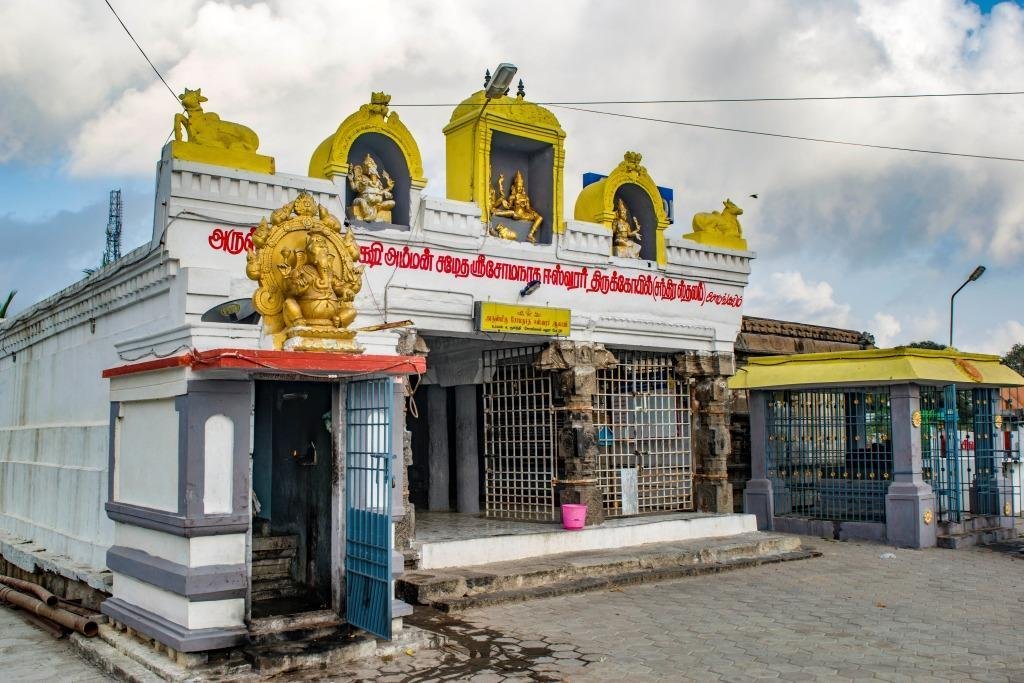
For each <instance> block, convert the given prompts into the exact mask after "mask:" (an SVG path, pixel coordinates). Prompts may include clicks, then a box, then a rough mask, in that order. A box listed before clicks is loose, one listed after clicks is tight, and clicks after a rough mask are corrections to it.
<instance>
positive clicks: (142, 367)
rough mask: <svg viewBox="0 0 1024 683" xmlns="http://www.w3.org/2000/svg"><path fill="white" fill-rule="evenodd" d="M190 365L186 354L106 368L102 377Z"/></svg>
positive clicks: (190, 359)
mask: <svg viewBox="0 0 1024 683" xmlns="http://www.w3.org/2000/svg"><path fill="white" fill-rule="evenodd" d="M190 365H192V356H190V355H188V354H185V355H182V356H170V357H169V358H157V359H156V360H146V361H142V362H141V363H129V364H128V365H118V366H117V367H114V368H107V369H106V370H104V371H103V377H104V378H109V377H121V376H123V375H134V374H135V373H138V372H154V371H156V370H165V369H167V368H181V367H188V366H190Z"/></svg>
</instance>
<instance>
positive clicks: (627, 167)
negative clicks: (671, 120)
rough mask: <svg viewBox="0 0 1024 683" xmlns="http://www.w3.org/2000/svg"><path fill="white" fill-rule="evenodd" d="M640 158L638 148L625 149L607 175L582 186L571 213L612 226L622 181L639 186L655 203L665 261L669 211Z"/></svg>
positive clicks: (659, 252)
mask: <svg viewBox="0 0 1024 683" xmlns="http://www.w3.org/2000/svg"><path fill="white" fill-rule="evenodd" d="M642 159H643V157H642V156H641V155H640V153H639V152H626V153H625V154H624V155H623V157H622V161H621V162H619V165H618V166H616V167H615V169H614V170H612V172H611V173H609V174H608V177H607V178H602V179H601V180H599V181H597V182H596V183H591V184H590V185H587V186H586V187H584V188H583V190H582V191H581V192H580V194H579V196H578V197H576V208H575V209H574V212H573V215H574V217H575V218H576V220H578V221H589V222H591V223H600V224H601V225H603V226H605V227H606V228H608V229H609V230H611V229H612V221H613V220H615V193H616V192H618V190H619V188H621V187H622V186H623V185H636V186H638V187H639V188H640V189H641V190H643V191H644V194H646V195H647V196H648V197H649V198H650V200H651V204H652V205H653V207H654V216H655V219H656V221H657V225H656V226H655V228H656V233H655V234H656V239H657V256H658V263H659V264H661V265H665V262H666V257H665V229H666V228H667V227H668V226H669V220H668V214H667V213H665V205H664V203H663V202H662V200H661V194H660V193H659V192H658V185H657V183H655V182H654V179H653V178H651V176H650V174H649V173H648V172H647V169H646V168H644V167H643V166H641V165H640V161H641V160H642Z"/></svg>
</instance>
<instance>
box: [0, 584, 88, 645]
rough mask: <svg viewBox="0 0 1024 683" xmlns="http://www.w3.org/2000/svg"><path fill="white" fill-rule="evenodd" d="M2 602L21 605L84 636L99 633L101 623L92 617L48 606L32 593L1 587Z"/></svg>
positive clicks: (26, 609) (0, 600)
mask: <svg viewBox="0 0 1024 683" xmlns="http://www.w3.org/2000/svg"><path fill="white" fill-rule="evenodd" d="M0 602H6V603H10V604H12V605H14V606H15V607H20V608H21V609H23V610H25V611H27V612H31V613H33V614H36V615H38V616H40V617H43V618H45V619H49V620H50V621H53V622H56V623H58V624H60V625H61V626H66V627H67V628H69V629H71V630H73V631H77V632H78V633H81V634H82V635H83V636H88V637H90V638H91V637H93V636H95V635H96V634H97V633H99V625H97V623H96V622H95V621H93V620H92V619H89V618H87V617H82V616H79V615H77V614H72V613H71V612H68V611H67V610H62V609H60V608H57V607H47V605H46V603H44V602H42V601H41V600H37V599H35V598H34V597H32V596H31V595H25V594H24V593H19V592H18V591H16V590H14V589H13V588H8V587H6V586H4V587H0Z"/></svg>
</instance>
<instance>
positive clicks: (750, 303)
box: [746, 271, 850, 327]
mask: <svg viewBox="0 0 1024 683" xmlns="http://www.w3.org/2000/svg"><path fill="white" fill-rule="evenodd" d="M746 303H747V311H748V312H749V313H751V314H752V315H760V316H764V317H768V318H778V319H781V320H794V321H798V322H806V323H814V324H817V325H828V326H831V327H846V326H847V325H849V324H850V306H849V305H848V304H842V303H839V302H837V301H836V300H835V298H834V292H833V290H832V285H830V284H829V283H828V282H825V281H821V282H812V281H808V280H805V279H804V277H803V275H801V274H800V273H799V272H796V271H786V272H781V273H772V274H771V275H769V276H768V283H767V286H764V287H758V286H756V285H752V286H751V287H750V289H749V290H748V292H747V298H746Z"/></svg>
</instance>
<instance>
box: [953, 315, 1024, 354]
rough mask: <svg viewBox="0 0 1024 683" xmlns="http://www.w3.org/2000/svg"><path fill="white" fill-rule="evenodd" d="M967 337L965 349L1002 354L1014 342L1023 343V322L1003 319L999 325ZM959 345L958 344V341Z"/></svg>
mask: <svg viewBox="0 0 1024 683" xmlns="http://www.w3.org/2000/svg"><path fill="white" fill-rule="evenodd" d="M964 336H965V337H967V342H968V344H969V345H967V346H965V347H964V348H965V349H968V350H970V351H976V352H978V353H994V354H997V355H1000V356H1002V355H1003V354H1005V353H1006V352H1007V351H1009V350H1010V349H1011V348H1012V347H1013V345H1014V344H1024V324H1022V323H1021V322H1020V321H1019V320H1005V321H1003V322H1002V323H1000V324H999V325H996V326H993V327H991V328H989V329H987V330H985V332H984V333H983V334H981V335H973V336H968V335H964ZM957 346H958V347H959V346H960V344H959V343H958V344H957Z"/></svg>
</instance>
